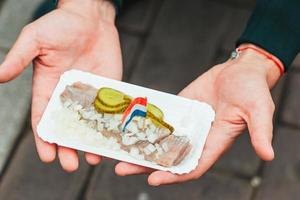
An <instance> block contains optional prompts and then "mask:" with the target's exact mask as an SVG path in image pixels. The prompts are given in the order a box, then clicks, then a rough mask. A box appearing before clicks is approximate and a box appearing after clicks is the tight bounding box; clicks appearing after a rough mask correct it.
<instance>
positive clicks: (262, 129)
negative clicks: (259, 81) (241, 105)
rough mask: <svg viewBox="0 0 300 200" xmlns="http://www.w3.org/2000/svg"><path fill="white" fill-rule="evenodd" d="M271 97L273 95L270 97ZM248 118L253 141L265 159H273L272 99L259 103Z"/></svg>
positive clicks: (255, 147) (257, 151)
mask: <svg viewBox="0 0 300 200" xmlns="http://www.w3.org/2000/svg"><path fill="white" fill-rule="evenodd" d="M270 98H271V97H270ZM266 102H267V103H266ZM249 115H250V116H249V119H248V120H247V124H248V129H249V132H250V138H251V143H252V145H253V147H254V149H255V151H256V153H257V155H258V156H259V157H260V158H262V159H263V160H267V161H268V160H273V159H274V151H273V147H272V137H273V115H274V104H273V102H272V100H271V99H268V100H266V101H263V102H262V103H257V105H256V108H255V109H252V112H250V114H249Z"/></svg>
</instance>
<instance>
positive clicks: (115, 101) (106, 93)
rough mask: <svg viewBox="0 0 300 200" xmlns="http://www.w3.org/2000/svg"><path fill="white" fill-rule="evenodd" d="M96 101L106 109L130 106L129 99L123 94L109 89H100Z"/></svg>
mask: <svg viewBox="0 0 300 200" xmlns="http://www.w3.org/2000/svg"><path fill="white" fill-rule="evenodd" d="M97 99H98V100H99V101H100V102H101V103H102V104H103V105H105V106H107V107H121V106H124V105H127V104H130V101H131V99H130V97H128V96H127V95H125V94H124V93H122V92H120V91H118V90H114V89H111V88H101V89H100V90H99V91H98V94H97Z"/></svg>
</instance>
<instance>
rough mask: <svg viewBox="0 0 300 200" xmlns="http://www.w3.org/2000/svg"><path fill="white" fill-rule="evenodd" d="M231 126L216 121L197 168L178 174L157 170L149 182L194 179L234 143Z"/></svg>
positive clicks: (159, 182) (151, 175)
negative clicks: (187, 172)
mask: <svg viewBox="0 0 300 200" xmlns="http://www.w3.org/2000/svg"><path fill="white" fill-rule="evenodd" d="M234 135H235V134H233V133H232V130H231V129H230V126H229V125H227V124H226V123H224V122H219V121H216V122H214V124H213V126H212V128H211V130H210V132H209V135H208V138H207V141H206V144H205V146H204V149H203V152H202V155H201V158H200V159H199V163H198V166H197V168H196V169H195V170H194V171H192V172H191V173H189V174H183V175H177V174H172V173H170V172H162V171H156V172H153V173H152V174H150V176H149V178H148V182H149V184H150V185H152V186H158V185H164V184H174V183H180V182H185V181H188V180H194V179H197V178H199V177H200V176H201V175H202V174H204V173H205V172H206V171H207V170H208V169H209V168H210V167H211V166H212V165H213V164H214V163H215V162H216V160H217V159H218V158H219V157H220V156H221V155H222V154H223V153H224V152H225V151H226V150H227V149H228V148H229V147H230V146H231V145H232V143H233V141H234V140H235V136H234Z"/></svg>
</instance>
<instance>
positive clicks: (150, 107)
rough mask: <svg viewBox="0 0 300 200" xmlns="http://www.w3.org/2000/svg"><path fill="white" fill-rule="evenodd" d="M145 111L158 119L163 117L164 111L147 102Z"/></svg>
mask: <svg viewBox="0 0 300 200" xmlns="http://www.w3.org/2000/svg"><path fill="white" fill-rule="evenodd" d="M147 113H151V114H152V115H154V116H155V117H156V118H158V119H161V120H162V119H163V118H164V113H163V112H162V111H161V110H160V109H159V108H158V107H157V106H155V105H153V104H151V103H148V105H147Z"/></svg>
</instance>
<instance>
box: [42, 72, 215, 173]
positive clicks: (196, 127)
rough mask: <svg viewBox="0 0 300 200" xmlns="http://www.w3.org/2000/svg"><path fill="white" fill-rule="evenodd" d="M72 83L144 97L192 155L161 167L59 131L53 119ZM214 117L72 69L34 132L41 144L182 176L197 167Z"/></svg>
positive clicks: (183, 101)
mask: <svg viewBox="0 0 300 200" xmlns="http://www.w3.org/2000/svg"><path fill="white" fill-rule="evenodd" d="M74 82H82V83H85V84H89V85H92V86H93V87H95V88H101V87H110V88H113V89H116V90H120V91H122V92H123V93H125V94H128V95H130V96H132V97H140V96H142V97H147V98H148V101H149V102H150V103H153V104H154V105H157V106H158V107H159V108H160V109H161V110H162V111H163V112H164V116H165V121H166V122H168V123H169V124H171V125H172V126H173V127H174V128H175V131H176V132H179V133H181V134H183V135H187V136H188V137H189V139H190V140H191V144H192V146H193V148H192V150H191V152H190V153H189V154H188V155H187V156H186V158H185V159H184V160H183V161H182V162H181V163H180V164H179V165H177V166H173V167H163V166H160V165H157V164H155V163H153V162H149V161H145V160H138V159H135V158H133V157H132V156H130V155H129V154H128V153H127V152H125V151H120V150H112V149H109V148H107V146H106V147H103V146H102V145H101V141H98V142H97V140H96V139H94V136H92V135H91V133H90V134H89V135H88V134H87V135H86V136H85V137H82V135H81V136H80V135H77V137H76V127H75V128H74V127H73V130H72V131H73V132H72V133H68V132H70V130H71V129H69V128H66V129H65V130H61V129H59V128H58V122H57V119H58V118H59V116H55V113H56V112H57V111H58V110H60V109H62V108H63V106H62V103H61V102H60V98H59V96H60V94H61V93H62V92H63V91H64V89H65V87H66V86H67V85H71V84H73V83H74ZM203 92H205V91H203ZM214 117H215V112H214V110H213V109H212V107H211V106H210V105H208V104H206V103H202V102H199V101H196V100H191V99H187V98H183V97H179V96H176V95H172V94H168V93H165V92H160V91H156V90H152V89H148V88H145V87H141V86H137V85H133V84H129V83H125V82H121V81H116V80H112V79H108V78H104V77H101V76H97V75H94V74H91V73H87V72H82V71H79V70H71V71H67V72H65V73H64V74H63V75H62V76H61V78H60V81H59V83H58V85H57V86H56V88H55V90H54V93H53V95H52V97H51V99H50V101H49V104H48V106H47V108H46V110H45V112H44V114H43V116H42V118H41V121H40V123H39V125H38V127H37V132H38V135H39V136H40V137H41V138H42V139H43V140H44V141H47V142H49V143H56V144H58V145H60V146H65V147H70V148H73V149H78V150H81V151H85V152H90V153H94V154H98V155H102V156H105V157H109V158H113V159H116V160H121V161H126V162H129V163H134V164H137V165H142V166H146V167H150V168H154V169H158V170H163V171H170V172H172V173H177V174H183V173H189V172H190V171H192V170H193V169H195V168H196V166H197V165H198V160H199V158H200V156H201V154H202V150H203V147H204V144H205V141H206V138H207V135H208V132H209V130H210V127H211V123H212V121H213V120H214ZM67 129H68V130H67ZM67 133H68V134H72V137H69V136H68V135H67ZM92 134H93V133H92ZM95 134H96V133H95ZM73 136H74V137H73ZM88 137H90V138H88Z"/></svg>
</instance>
